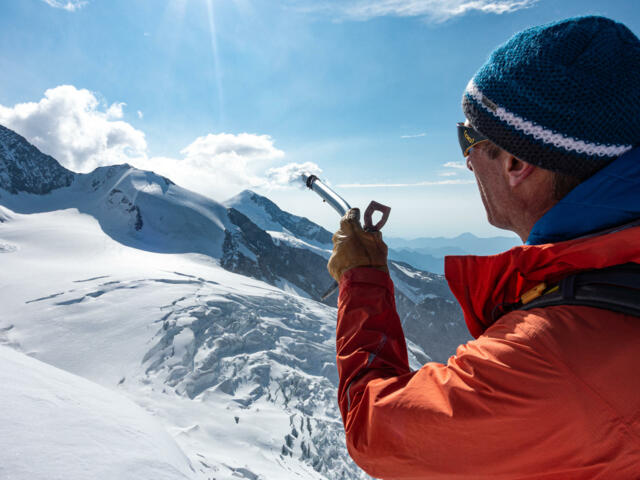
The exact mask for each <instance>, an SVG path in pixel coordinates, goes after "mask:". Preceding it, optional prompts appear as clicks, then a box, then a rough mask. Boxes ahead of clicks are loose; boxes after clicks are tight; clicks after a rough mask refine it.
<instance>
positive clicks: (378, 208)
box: [364, 201, 391, 232]
mask: <svg viewBox="0 0 640 480" xmlns="http://www.w3.org/2000/svg"><path fill="white" fill-rule="evenodd" d="M373 212H380V213H381V214H382V218H381V219H380V220H378V223H376V224H375V225H374V224H373V221H372V219H371V217H372V216H373ZM389 213H391V207H387V206H386V205H382V204H381V203H378V202H376V201H372V202H371V203H370V204H369V206H368V207H367V209H366V210H365V211H364V229H365V230H366V231H367V232H377V231H378V230H380V229H381V228H382V227H384V224H385V223H387V220H388V219H389Z"/></svg>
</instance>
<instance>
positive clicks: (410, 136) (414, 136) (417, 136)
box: [400, 133, 427, 138]
mask: <svg viewBox="0 0 640 480" xmlns="http://www.w3.org/2000/svg"><path fill="white" fill-rule="evenodd" d="M425 135H427V134H426V133H417V134H415V135H400V138H420V137H424V136H425Z"/></svg>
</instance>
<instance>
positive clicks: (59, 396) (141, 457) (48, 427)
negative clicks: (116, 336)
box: [0, 347, 194, 480]
mask: <svg viewBox="0 0 640 480" xmlns="http://www.w3.org/2000/svg"><path fill="white" fill-rule="evenodd" d="M0 364H1V365H2V368H1V369H0V385H2V389H0V405H2V408H0V424H1V425H2V429H0V445H1V446H2V448H0V478H3V479H25V480H26V479H29V480H85V479H87V478H93V479H96V480H112V479H116V478H117V479H120V480H135V479H138V480H148V479H150V478H153V479H157V480H186V479H189V478H192V476H193V474H194V470H193V468H192V467H191V465H190V462H189V460H188V459H187V457H186V456H185V455H184V454H183V453H182V450H181V449H180V448H179V447H178V445H177V444H176V443H175V441H174V440H173V439H172V438H171V437H170V436H169V434H168V433H167V432H166V431H165V430H164V429H163V428H162V426H160V424H159V423H158V422H157V421H156V420H154V419H153V418H152V417H151V416H150V415H149V414H148V413H146V412H145V411H144V410H143V409H142V408H140V407H139V406H137V405H135V404H134V403H133V402H131V401H130V400H128V399H126V398H125V397H123V396H122V395H118V394H116V393H113V392H111V391H109V390H107V389H106V388H103V387H100V386H98V385H96V384H95V383H92V382H89V381H87V380H85V379H82V378H80V377H78V376H75V375H72V374H70V373H67V372H64V371H62V370H60V369H58V368H55V367H52V366H50V365H47V364H45V363H43V362H40V361H38V360H35V359H33V358H29V357H28V356H26V355H24V354H22V353H19V352H17V351H14V350H12V349H10V348H7V347H0Z"/></svg>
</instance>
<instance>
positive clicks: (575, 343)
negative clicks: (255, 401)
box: [337, 227, 640, 480]
mask: <svg viewBox="0 0 640 480" xmlns="http://www.w3.org/2000/svg"><path fill="white" fill-rule="evenodd" d="M627 262H635V263H640V227H635V228H628V229H626V230H622V231H618V232H615V233H609V234H606V235H602V236H598V237H592V238H586V239H578V240H572V241H567V242H562V243H557V244H547V245H535V246H526V245H525V246H521V247H516V248H514V249H512V250H510V251H508V252H505V253H503V254H500V255H495V256H491V257H474V256H468V257H448V258H447V259H446V268H445V269H446V276H447V279H448V281H449V285H450V287H451V289H452V291H453V293H454V294H455V296H456V297H457V299H458V301H459V302H460V304H461V306H462V308H463V311H464V315H465V320H466V322H467V324H468V326H469V329H470V331H471V333H472V334H473V335H474V337H476V340H473V341H470V342H468V343H467V344H466V345H461V346H460V347H458V349H457V352H456V355H454V356H452V357H451V358H450V359H449V361H448V362H447V364H446V365H442V364H439V363H428V364H426V365H424V366H423V367H422V368H421V369H420V370H418V371H415V372H412V371H411V370H410V369H409V364H408V361H407V350H406V345H405V341H404V335H403V332H402V327H401V324H400V320H399V319H398V315H397V313H396V308H395V304H394V297H393V284H392V282H391V279H390V278H389V276H388V275H387V274H386V273H383V272H380V271H378V270H374V269H368V268H355V269H352V270H349V271H347V272H346V273H345V274H344V275H343V276H342V278H341V281H340V297H339V300H338V325H337V359H338V372H339V375H340V384H339V390H338V399H339V404H340V409H341V412H342V417H343V421H344V426H345V431H346V437H347V447H348V449H349V453H350V454H351V456H352V457H353V459H354V460H355V461H356V463H357V464H358V465H360V467H362V468H363V469H364V470H365V471H366V472H368V473H369V474H370V475H372V476H374V477H379V478H384V479H423V478H430V479H448V480H451V479H457V478H465V479H469V478H471V479H546V480H550V479H640V318H637V317H632V316H629V315H623V314H619V313H614V312H611V311H609V310H602V309H597V308H592V307H582V306H557V307H546V308H538V309H532V310H530V311H514V312H511V313H508V314H506V315H504V316H503V317H501V318H500V319H499V320H497V321H496V322H492V321H491V320H489V319H490V318H491V312H492V310H493V308H494V307H495V306H496V305H499V304H502V303H511V302H516V301H517V300H518V299H519V298H520V296H521V295H522V294H523V293H524V292H526V291H527V290H529V289H530V288H532V287H534V286H535V285H537V284H538V283H540V282H541V281H543V280H544V281H547V282H548V283H553V282H556V281H558V280H559V279H561V278H563V277H564V276H567V275H568V274H570V273H574V272H578V271H581V270H587V269H592V268H603V267H607V266H613V265H618V264H622V263H627Z"/></svg>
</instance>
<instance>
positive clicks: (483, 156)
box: [467, 144, 510, 229]
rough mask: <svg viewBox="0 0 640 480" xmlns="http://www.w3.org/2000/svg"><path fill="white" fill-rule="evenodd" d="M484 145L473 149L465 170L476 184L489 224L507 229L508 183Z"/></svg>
mask: <svg viewBox="0 0 640 480" xmlns="http://www.w3.org/2000/svg"><path fill="white" fill-rule="evenodd" d="M485 146H486V144H485V145H478V146H476V147H473V148H472V149H471V150H470V152H469V156H468V157H467V168H468V169H469V170H471V171H472V172H473V173H474V175H475V177H476V183H477V184H478V190H479V191H480V198H481V199H482V203H483V205H484V208H485V210H486V212H487V219H488V221H489V223H490V224H491V225H493V226H495V227H498V228H507V229H508V228H509V227H510V223H509V219H508V214H507V213H508V204H507V202H508V201H509V188H508V181H507V179H506V178H505V177H504V174H503V169H502V162H501V161H500V159H499V158H491V157H490V156H489V154H488V153H487V149H486V148H485Z"/></svg>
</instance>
